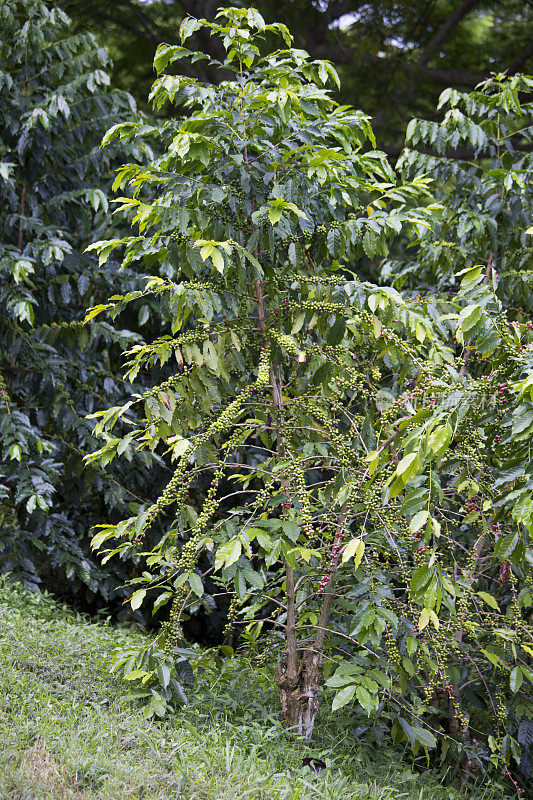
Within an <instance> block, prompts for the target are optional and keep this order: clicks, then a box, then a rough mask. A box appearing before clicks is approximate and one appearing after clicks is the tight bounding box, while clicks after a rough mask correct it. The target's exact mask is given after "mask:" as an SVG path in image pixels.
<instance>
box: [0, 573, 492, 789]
mask: <svg viewBox="0 0 533 800" xmlns="http://www.w3.org/2000/svg"><path fill="white" fill-rule="evenodd" d="M0 626H1V628H0V630H1V634H0V800H66V799H67V798H69V799H70V798H76V800H82V799H84V800H104V798H105V799H106V800H126V798H128V799H129V798H145V799H146V800H148V799H150V800H152V799H153V800H156V798H157V800H163V798H164V799H165V800H178V798H180V800H193V799H194V800H245V799H246V800H320V799H321V798H327V800H339V799H340V798H342V800H356V799H357V800H445V799H446V800H463V798H465V797H466V794H465V792H464V791H459V790H457V789H451V788H445V787H443V786H440V785H439V781H438V778H437V777H436V776H435V774H434V773H432V772H427V773H424V774H422V775H421V774H419V773H415V772H413V771H412V770H411V769H410V768H409V766H408V762H405V761H404V762H402V761H401V753H400V752H398V751H392V750H391V749H390V748H386V747H385V746H384V745H379V744H369V743H362V742H358V741H357V740H356V739H354V737H353V735H352V734H351V732H350V729H349V728H346V717H344V718H343V720H341V719H340V718H338V717H334V716H333V715H328V714H326V715H324V719H323V720H322V721H321V724H320V726H319V729H318V733H317V739H316V742H314V743H313V746H312V748H309V747H306V746H305V745H302V744H299V743H297V742H294V741H292V740H291V739H290V738H289V737H288V736H287V734H286V733H285V732H284V731H283V729H282V727H281V725H280V723H279V721H278V717H277V714H278V709H277V703H276V695H275V691H274V687H273V686H272V684H271V682H270V681H269V679H268V675H267V674H266V672H259V673H258V671H257V670H256V669H252V667H251V666H250V663H249V661H247V660H246V659H234V660H229V661H226V662H224V666H223V668H222V669H221V671H220V673H219V674H218V675H216V676H215V675H213V674H211V675H209V676H205V677H204V678H203V679H202V680H201V682H200V684H199V685H198V687H197V688H196V689H195V690H194V691H193V692H191V697H190V703H189V705H188V706H186V707H185V708H184V709H183V710H182V711H180V712H179V713H177V714H175V715H174V716H173V717H171V718H168V719H165V720H163V721H154V720H148V719H145V718H144V716H143V713H142V709H140V708H139V707H138V706H136V705H134V704H132V703H131V702H130V701H128V699H127V697H126V696H125V693H124V689H123V686H121V685H120V684H119V683H118V682H117V680H116V679H114V678H113V676H110V675H109V674H108V671H107V669H106V655H107V653H108V652H109V649H110V648H111V647H112V646H113V644H114V643H116V637H117V635H118V636H121V637H123V638H125V639H127V640H128V641H132V640H134V639H135V638H137V639H138V638H139V637H140V635H141V634H138V633H133V632H132V633H129V632H124V631H120V632H118V633H117V630H116V629H113V628H112V627H110V626H108V625H104V624H95V623H91V622H88V621H87V620H85V619H83V618H81V617H79V616H76V615H74V614H73V613H72V612H69V611H68V609H65V608H61V607H59V606H58V605H56V604H55V603H54V602H53V601H52V600H51V599H50V598H47V597H43V596H42V595H41V596H32V595H25V594H23V593H21V592H19V591H16V590H12V589H8V588H5V587H4V588H2V587H0ZM265 709H266V710H265ZM341 722H342V724H341ZM305 756H313V757H319V758H321V759H322V760H323V761H324V762H326V764H327V767H326V769H324V770H322V771H321V772H318V773H315V772H313V771H311V770H310V769H309V768H308V767H304V766H302V758H303V757H305ZM505 796H506V795H505V791H504V790H503V788H502V787H501V786H497V785H495V784H492V785H487V786H485V787H483V788H482V789H477V790H476V791H475V792H474V793H473V794H472V795H471V797H472V798H476V800H481V799H482V798H485V799H486V800H489V798H493V797H494V798H496V797H498V798H500V799H501V798H504V797H505Z"/></svg>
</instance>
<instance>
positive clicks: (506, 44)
mask: <svg viewBox="0 0 533 800" xmlns="http://www.w3.org/2000/svg"><path fill="white" fill-rule="evenodd" d="M60 5H62V6H63V7H64V8H66V9H67V10H68V12H69V13H70V14H71V15H72V16H73V18H74V19H75V20H76V23H77V25H78V26H79V28H80V30H87V29H90V30H93V31H94V32H95V33H98V35H99V36H100V37H101V38H102V41H105V42H106V44H108V45H109V46H110V47H111V50H112V52H113V55H114V57H115V72H114V76H115V79H116V80H117V81H118V83H119V84H120V85H121V86H122V87H123V88H126V89H128V90H129V91H131V92H132V93H133V94H134V95H135V96H136V98H137V99H138V101H139V102H141V103H144V102H145V98H146V97H147V95H148V89H149V86H150V85H151V83H152V80H153V71H152V59H153V55H154V52H155V48H156V47H157V45H158V44H160V43H162V42H167V43H170V44H172V43H177V42H178V38H179V37H178V28H179V25H180V22H181V21H182V19H183V18H184V17H186V16H187V15H192V16H195V17H204V18H206V19H213V18H214V15H215V13H216V10H217V8H218V6H219V5H220V3H218V2H217V0H179V1H178V0H155V2H149V1H148V2H146V0H144V1H141V0H116V2H114V3H113V4H110V3H108V2H106V1H105V0H96V1H95V2H93V3H85V2H83V0H60ZM242 5H243V6H248V7H249V6H251V5H254V6H255V7H257V8H258V9H259V11H261V13H262V14H263V16H264V17H265V19H266V20H267V21H273V20H281V21H283V22H284V23H285V24H287V25H288V26H289V28H290V29H291V31H292V32H293V35H294V37H295V43H296V45H297V46H298V47H302V48H304V49H305V50H307V51H308V52H309V54H310V55H311V57H312V58H322V59H328V60H329V61H331V62H332V63H333V64H335V66H336V67H337V69H338V70H339V74H340V76H341V81H342V91H341V92H340V97H339V99H340V100H341V101H342V102H348V103H350V104H352V105H355V106H356V107H357V108H361V109H363V111H365V113H367V114H370V115H371V116H372V117H373V118H374V119H373V125H374V129H375V130H376V132H377V133H378V135H379V137H380V141H381V143H382V146H383V147H384V149H385V150H388V152H389V153H391V154H397V153H398V152H399V149H400V146H401V143H402V140H403V130H404V129H405V125H406V123H407V122H408V121H409V119H410V118H411V117H414V116H428V115H434V114H435V108H436V105H437V99H438V97H439V95H440V93H441V91H442V90H443V89H444V88H446V87H448V86H455V87H458V88H460V89H462V90H466V89H473V88H474V86H475V85H476V84H477V83H478V82H479V81H481V80H483V79H484V78H486V77H488V75H489V74H490V73H491V72H493V71H495V72H503V71H505V70H507V71H508V72H509V73H515V72H528V71H529V72H531V71H532V69H533V45H532V42H533V10H532V9H533V4H532V3H531V0H526V2H523V0H510V2H502V0H492V2H480V0H463V2H459V1H458V0H456V1H455V2H450V0H403V1H402V2H395V1H394V0H374V2H354V1H353V0H322V2H319V1H318V0H286V1H285V2H280V0H258V2H257V3H253V4H252V3H249V2H245V3H242ZM195 45H197V46H200V47H202V49H203V50H204V51H205V52H207V53H209V54H210V55H211V56H214V57H217V58H219V57H220V55H221V52H220V49H219V48H218V45H217V43H216V42H215V40H214V39H213V38H212V37H210V36H209V35H208V34H206V33H205V32H198V34H197V35H196V39H195ZM179 69H180V70H181V71H182V72H183V73H184V74H188V75H189V76H193V77H199V78H200V79H206V78H209V79H213V78H214V77H216V71H215V74H213V72H210V71H209V70H210V68H209V67H206V66H205V64H203V63H202V62H200V63H198V64H193V65H190V64H189V65H181V66H180V68H179ZM206 70H207V72H206Z"/></svg>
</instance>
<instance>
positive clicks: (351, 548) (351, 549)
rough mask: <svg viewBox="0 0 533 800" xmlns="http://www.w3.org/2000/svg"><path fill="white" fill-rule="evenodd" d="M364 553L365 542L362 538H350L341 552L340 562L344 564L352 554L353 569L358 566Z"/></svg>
mask: <svg viewBox="0 0 533 800" xmlns="http://www.w3.org/2000/svg"><path fill="white" fill-rule="evenodd" d="M364 554H365V543H364V542H363V540H362V539H352V540H351V541H350V542H348V544H347V545H346V547H345V548H344V552H343V554H342V563H343V564H344V563H345V562H346V561H348V559H350V558H352V556H354V570H356V569H357V568H358V566H359V565H360V563H361V561H362V559H363V556H364Z"/></svg>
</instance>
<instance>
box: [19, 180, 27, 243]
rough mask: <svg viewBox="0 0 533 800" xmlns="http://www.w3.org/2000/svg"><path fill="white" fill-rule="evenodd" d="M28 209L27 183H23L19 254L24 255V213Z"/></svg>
mask: <svg viewBox="0 0 533 800" xmlns="http://www.w3.org/2000/svg"><path fill="white" fill-rule="evenodd" d="M25 207H26V181H23V182H22V191H21V194H20V217H19V240H18V249H19V253H22V248H23V244H24V238H23V237H24V224H23V222H22V221H23V219H24V212H25Z"/></svg>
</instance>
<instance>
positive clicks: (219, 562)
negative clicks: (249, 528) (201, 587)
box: [215, 539, 242, 572]
mask: <svg viewBox="0 0 533 800" xmlns="http://www.w3.org/2000/svg"><path fill="white" fill-rule="evenodd" d="M241 553H242V542H241V540H240V539H230V541H229V542H226V544H223V545H221V546H220V547H219V548H218V550H217V553H216V556H215V572H218V570H220V569H222V567H231V565H232V564H234V563H235V562H236V561H238V560H239V558H240V556H241Z"/></svg>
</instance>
